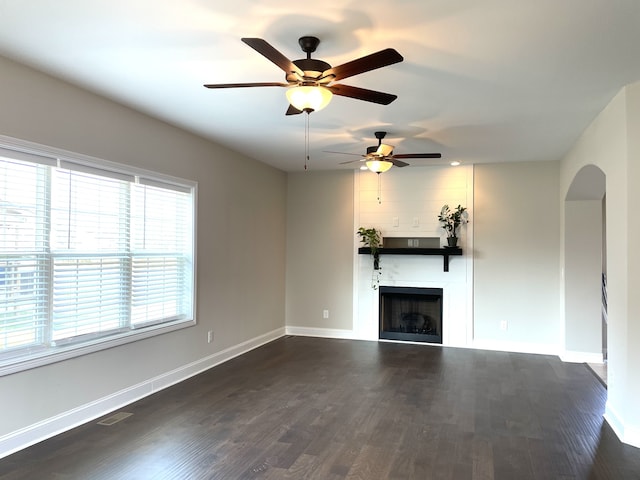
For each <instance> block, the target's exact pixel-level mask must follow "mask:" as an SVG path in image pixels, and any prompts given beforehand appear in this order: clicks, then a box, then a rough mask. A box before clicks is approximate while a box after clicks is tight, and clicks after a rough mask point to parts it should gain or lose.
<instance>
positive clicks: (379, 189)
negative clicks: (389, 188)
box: [376, 173, 382, 205]
mask: <svg viewBox="0 0 640 480" xmlns="http://www.w3.org/2000/svg"><path fill="white" fill-rule="evenodd" d="M376 175H378V205H381V204H382V199H381V197H382V188H381V185H382V176H381V175H380V173H377V174H376Z"/></svg>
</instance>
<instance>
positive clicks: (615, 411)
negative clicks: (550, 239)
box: [560, 84, 640, 446]
mask: <svg viewBox="0 0 640 480" xmlns="http://www.w3.org/2000/svg"><path fill="white" fill-rule="evenodd" d="M639 130H640V84H634V85H631V86H628V87H625V88H624V89H622V90H621V91H620V93H618V95H616V97H615V98H613V100H612V101H611V102H610V103H609V105H608V106H607V107H606V108H605V109H604V110H603V111H602V112H601V113H600V115H598V117H597V118H596V119H595V120H594V121H593V122H592V124H591V125H590V126H589V127H588V128H587V129H586V130H585V132H584V133H583V135H582V136H581V137H580V139H579V140H578V141H577V142H576V144H575V145H574V147H573V148H572V149H571V151H570V152H568V154H567V155H566V157H565V158H564V159H563V160H562V162H561V177H560V193H561V196H562V198H564V197H565V195H566V193H567V192H568V190H569V188H570V185H571V184H572V182H573V180H574V178H575V177H576V175H577V174H578V172H579V171H580V170H581V169H582V168H583V167H585V166H586V165H590V164H591V165H595V166H597V167H598V168H599V169H600V170H602V171H603V172H604V174H605V175H606V197H607V201H606V258H607V273H608V276H607V277H608V307H609V308H608V319H609V322H608V332H607V337H608V389H607V394H608V400H607V411H606V414H605V417H606V418H607V420H608V422H609V423H610V424H611V426H612V427H613V428H614V430H615V431H616V433H617V434H618V436H619V437H620V438H621V439H622V440H623V441H625V442H627V443H630V444H632V445H636V446H640V409H638V408H637V404H638V400H637V399H638V398H639V396H640V369H638V365H640V353H639V350H640V349H639V348H638V346H639V345H640V325H639V324H640V322H639V321H638V319H639V318H640V299H639V298H638V297H639V296H638V295H637V294H636V293H635V292H636V291H637V288H638V287H640V257H639V255H638V251H637V246H638V244H640V217H639V216H638V214H637V205H638V203H639V201H640V194H639V193H638V187H637V186H638V184H640V169H639V167H638V165H637V164H638V156H639V154H640V143H639V142H640V139H638V135H637V132H638V131H639ZM565 221H566V219H564V218H563V219H562V225H564V223H565Z"/></svg>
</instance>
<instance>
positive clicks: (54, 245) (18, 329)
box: [0, 147, 195, 370]
mask: <svg viewBox="0 0 640 480" xmlns="http://www.w3.org/2000/svg"><path fill="white" fill-rule="evenodd" d="M41 158H44V159H46V160H45V161H40V159H41ZM136 173H137V172H131V173H127V172H126V171H125V170H124V167H123V168H118V169H117V170H114V171H112V170H109V168H105V167H104V166H103V165H88V164H87V163H86V162H74V161H73V160H60V159H58V160H57V161H56V162H52V161H51V158H50V157H47V156H46V155H43V156H39V155H36V154H33V153H31V152H29V153H25V154H21V153H20V152H18V151H16V150H12V149H6V148H2V147H0V300H1V303H0V367H2V366H5V365H7V364H10V363H12V362H18V361H20V359H30V358H32V357H33V356H38V357H43V356H47V355H55V354H56V353H57V352H59V351H60V350H64V349H69V348H73V347H74V346H77V345H83V344H84V343H86V342H91V343H92V344H96V341H99V340H100V339H111V338H113V336H114V335H119V336H126V335H131V334H134V333H135V332H136V331H139V330H143V329H144V328H146V327H150V326H155V325H159V324H160V325H162V324H169V323H176V322H187V321H193V312H194V292H195V288H194V261H193V259H194V253H195V252H194V238H193V230H194V221H193V219H194V189H195V185H193V184H189V183H187V182H180V181H177V180H175V179H170V180H169V181H168V180H167V179H166V178H164V177H161V178H158V179H154V178H153V176H152V175H150V174H149V173H148V172H144V175H143V176H140V175H137V174H136ZM140 179H143V181H140ZM0 370H1V368H0Z"/></svg>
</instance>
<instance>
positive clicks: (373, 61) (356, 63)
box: [322, 48, 404, 81]
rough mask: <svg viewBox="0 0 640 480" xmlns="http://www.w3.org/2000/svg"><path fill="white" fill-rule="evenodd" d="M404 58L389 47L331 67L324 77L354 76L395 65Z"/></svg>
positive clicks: (323, 74) (340, 78)
mask: <svg viewBox="0 0 640 480" xmlns="http://www.w3.org/2000/svg"><path fill="white" fill-rule="evenodd" d="M402 60H404V58H402V55H400V54H399V53H398V52H397V51H396V50H394V49H393V48H387V49H385V50H380V51H379V52H377V53H372V54H371V55H367V56H365V57H361V58H358V59H356V60H352V61H350V62H347V63H343V64H342V65H338V66H337V67H333V68H330V69H329V70H326V71H325V72H323V73H322V76H323V77H326V76H329V75H332V76H335V77H334V78H333V81H337V80H342V79H343V78H347V77H352V76H353V75H358V74H359V73H364V72H369V71H371V70H375V69H377V68H381V67H386V66H387V65H393V64H394V63H398V62H401V61H402Z"/></svg>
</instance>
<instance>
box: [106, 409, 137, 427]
mask: <svg viewBox="0 0 640 480" xmlns="http://www.w3.org/2000/svg"><path fill="white" fill-rule="evenodd" d="M131 415H133V413H127V412H118V413H115V414H113V415H111V416H110V417H107V418H105V419H103V420H100V421H99V422H98V425H106V426H107V427H110V426H111V425H114V424H116V423H118V422H120V421H122V420H124V419H125V418H128V417H130V416H131Z"/></svg>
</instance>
